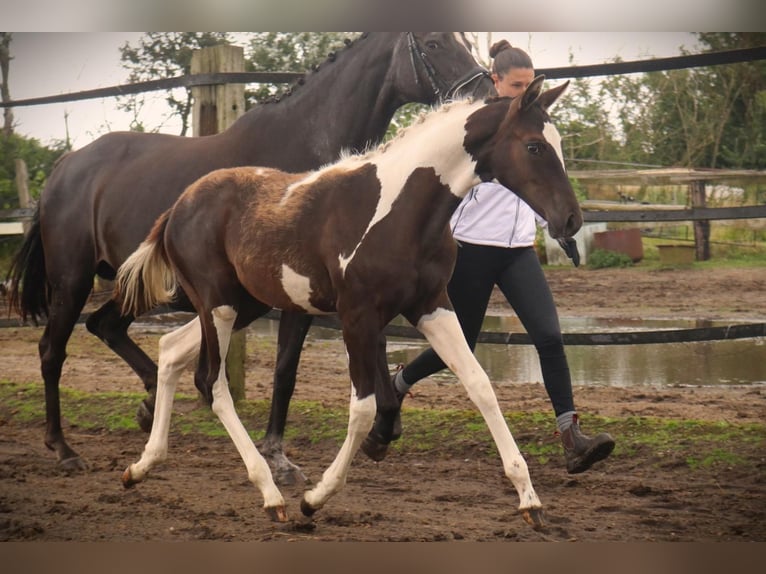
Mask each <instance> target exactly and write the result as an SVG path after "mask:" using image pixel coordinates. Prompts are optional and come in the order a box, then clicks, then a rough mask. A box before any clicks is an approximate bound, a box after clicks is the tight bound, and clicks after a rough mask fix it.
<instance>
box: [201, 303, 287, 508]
mask: <svg viewBox="0 0 766 574" xmlns="http://www.w3.org/2000/svg"><path fill="white" fill-rule="evenodd" d="M236 318H237V313H236V311H234V309H232V308H231V307H229V306H228V305H224V306H221V307H216V308H215V309H213V324H214V325H215V330H216V333H217V334H218V348H219V349H220V353H221V367H220V369H219V371H218V378H217V379H216V381H215V384H213V407H212V408H213V412H214V413H215V414H216V415H217V416H218V418H219V419H220V421H221V423H223V426H224V427H225V428H226V431H227V432H228V433H229V436H230V437H231V440H232V441H233V442H234V445H235V446H236V447H237V451H238V452H239V455H240V456H241V457H242V460H243V461H244V463H245V467H246V468H247V476H248V478H249V479H250V482H252V483H253V484H254V485H255V486H256V487H258V489H259V490H260V491H261V494H262V495H263V501H264V502H263V506H264V508H274V507H284V505H285V501H284V498H282V494H281V493H280V492H279V489H278V488H277V486H276V484H274V479H273V478H272V476H271V470H270V469H269V465H268V464H267V463H266V461H265V460H264V458H263V456H261V453H259V452H258V449H257V448H255V445H254V444H253V441H252V439H251V438H250V435H248V434H247V430H246V429H245V427H244V425H243V424H242V421H241V420H239V416H237V411H236V410H235V409H234V401H233V400H232V398H231V393H230V392H229V382H228V380H227V379H226V361H225V358H226V353H227V351H228V349H229V341H230V340H231V331H232V328H233V326H234V321H235V319H236Z"/></svg>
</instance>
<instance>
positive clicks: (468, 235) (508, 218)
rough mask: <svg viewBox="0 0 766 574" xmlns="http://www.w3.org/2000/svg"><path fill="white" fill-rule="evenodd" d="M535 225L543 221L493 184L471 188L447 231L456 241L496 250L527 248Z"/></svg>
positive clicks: (518, 200)
mask: <svg viewBox="0 0 766 574" xmlns="http://www.w3.org/2000/svg"><path fill="white" fill-rule="evenodd" d="M537 225H540V226H541V227H545V226H546V225H547V223H546V221H545V220H544V219H543V218H542V217H540V216H539V215H537V213H536V212H535V211H534V210H533V209H532V208H531V207H529V205H528V204H527V203H526V202H525V201H524V200H522V199H521V198H520V197H519V196H518V195H516V194H515V193H513V192H512V191H511V190H510V189H508V188H506V187H503V186H502V185H500V184H499V183H497V182H496V181H488V182H483V183H480V184H478V185H476V186H475V187H473V188H471V190H470V191H469V192H468V194H467V195H466V196H465V197H464V198H463V201H462V202H460V205H459V206H458V208H457V209H456V210H455V212H454V213H453V214H452V219H451V220H450V227H451V229H452V235H453V237H454V238H455V239H457V240H458V241H465V242H466V243H473V244H477V245H492V246H496V247H529V246H531V245H534V243H535V233H536V231H537Z"/></svg>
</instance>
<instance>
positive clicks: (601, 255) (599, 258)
mask: <svg viewBox="0 0 766 574" xmlns="http://www.w3.org/2000/svg"><path fill="white" fill-rule="evenodd" d="M631 265H633V260H632V259H631V258H630V257H629V256H628V255H626V254H625V253H618V252H617V251H610V250H608V249H594V250H593V252H592V253H591V254H590V255H588V267H591V268H592V269H603V268H605V267H630V266H631Z"/></svg>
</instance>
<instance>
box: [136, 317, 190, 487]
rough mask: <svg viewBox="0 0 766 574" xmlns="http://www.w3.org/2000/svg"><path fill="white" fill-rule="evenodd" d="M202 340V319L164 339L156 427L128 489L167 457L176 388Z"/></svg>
mask: <svg viewBox="0 0 766 574" xmlns="http://www.w3.org/2000/svg"><path fill="white" fill-rule="evenodd" d="M200 337H201V332H200V324H199V318H195V319H193V320H192V321H189V322H188V323H187V324H186V325H184V326H183V327H180V328H179V329H176V330H175V331H173V332H171V333H168V334H167V335H163V336H162V337H161V338H160V345H159V347H160V356H159V363H160V364H159V371H158V377H157V400H156V407H155V417H154V424H153V425H152V427H151V434H150V435H149V440H148V441H147V443H146V446H145V447H144V452H143V454H142V455H141V459H140V460H139V461H138V462H137V463H135V464H131V465H130V466H129V467H128V468H127V469H126V470H125V472H124V473H123V474H122V484H123V486H124V487H125V488H130V487H131V486H133V485H134V484H136V483H138V482H141V481H142V480H143V479H144V478H145V477H146V475H147V473H148V472H149V471H150V470H151V469H152V468H153V467H154V466H155V465H157V464H158V463H160V462H162V461H164V460H165V458H166V457H167V454H168V433H169V431H170V417H171V415H172V410H173V397H174V394H175V389H176V384H177V383H178V379H179V378H180V377H181V375H182V374H183V371H184V369H185V368H186V367H187V366H188V365H189V364H190V363H191V362H192V361H194V359H196V358H197V356H198V352H199V346H200Z"/></svg>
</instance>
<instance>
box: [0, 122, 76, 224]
mask: <svg viewBox="0 0 766 574" xmlns="http://www.w3.org/2000/svg"><path fill="white" fill-rule="evenodd" d="M66 151H67V149H66V145H65V142H63V141H60V142H57V143H56V145H54V147H45V146H43V145H42V144H41V143H40V142H39V141H38V140H37V139H35V138H27V137H24V136H20V135H18V134H11V135H10V136H7V137H2V138H0V209H10V208H13V207H18V206H19V200H18V192H17V190H16V165H15V160H16V159H23V160H24V161H25V162H26V164H27V171H28V173H29V180H30V181H29V193H30V195H31V196H32V197H33V198H35V199H36V198H38V197H40V192H41V191H42V190H43V186H44V185H45V180H46V178H47V177H48V174H49V173H50V172H51V170H52V169H53V164H54V163H55V162H56V160H57V159H58V158H59V157H61V155H63V154H64V153H65V152H66Z"/></svg>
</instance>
